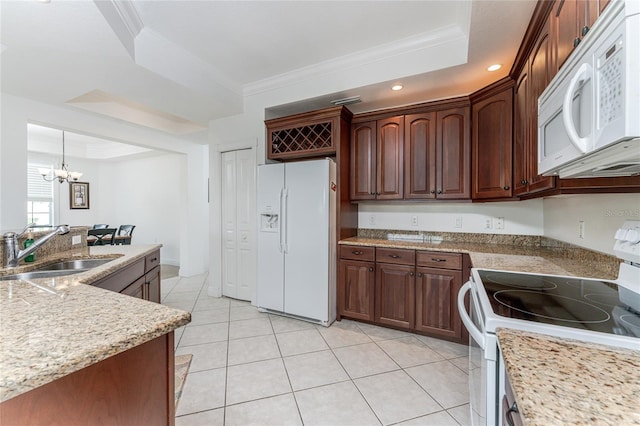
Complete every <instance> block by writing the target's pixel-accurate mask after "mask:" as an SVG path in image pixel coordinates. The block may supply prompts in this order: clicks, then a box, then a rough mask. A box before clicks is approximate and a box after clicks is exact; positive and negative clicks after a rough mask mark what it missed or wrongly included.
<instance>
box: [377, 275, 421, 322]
mask: <svg viewBox="0 0 640 426" xmlns="http://www.w3.org/2000/svg"><path fill="white" fill-rule="evenodd" d="M414 275H415V273H414V267H413V266H408V265H389V264H386V263H377V264H376V295H375V321H376V322H377V323H379V324H384V325H390V326H394V327H399V328H406V329H413V327H414V324H415V301H414V297H415V277H414Z"/></svg>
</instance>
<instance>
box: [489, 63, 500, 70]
mask: <svg viewBox="0 0 640 426" xmlns="http://www.w3.org/2000/svg"><path fill="white" fill-rule="evenodd" d="M500 68H502V64H493V65H491V66H490V67H489V68H487V71H498V70H499V69H500Z"/></svg>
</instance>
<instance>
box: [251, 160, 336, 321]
mask: <svg viewBox="0 0 640 426" xmlns="http://www.w3.org/2000/svg"><path fill="white" fill-rule="evenodd" d="M257 180H258V194H257V210H258V268H257V281H256V282H257V286H256V290H257V305H258V309H259V310H261V311H263V312H264V311H267V312H273V313H278V314H282V315H287V316H293V317H297V318H300V319H304V320H307V321H312V322H316V323H319V324H322V325H324V326H329V325H330V324H331V323H332V322H333V321H335V318H336V241H335V239H336V232H335V227H336V225H335V223H336V217H335V216H336V214H335V203H336V183H335V182H336V165H335V163H334V162H333V161H332V160H331V159H323V160H312V161H301V162H293V163H279V164H265V165H261V166H258V177H257Z"/></svg>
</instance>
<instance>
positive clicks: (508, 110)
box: [471, 87, 513, 199]
mask: <svg viewBox="0 0 640 426" xmlns="http://www.w3.org/2000/svg"><path fill="white" fill-rule="evenodd" d="M512 97H513V91H512V89H511V87H509V88H508V89H503V90H502V91H501V92H498V93H496V94H495V95H493V96H491V97H490V98H487V99H483V100H481V101H479V102H476V103H474V104H473V106H472V117H471V121H472V123H473V132H472V140H473V146H472V152H473V194H472V198H473V199H487V198H508V197H511V191H512V190H511V179H512V178H511V176H512V157H511V147H512V108H513V100H512Z"/></svg>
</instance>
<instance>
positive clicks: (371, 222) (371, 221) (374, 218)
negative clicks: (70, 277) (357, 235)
mask: <svg viewBox="0 0 640 426" xmlns="http://www.w3.org/2000/svg"><path fill="white" fill-rule="evenodd" d="M375 224H376V217H375V216H374V215H371V216H369V225H375Z"/></svg>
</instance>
